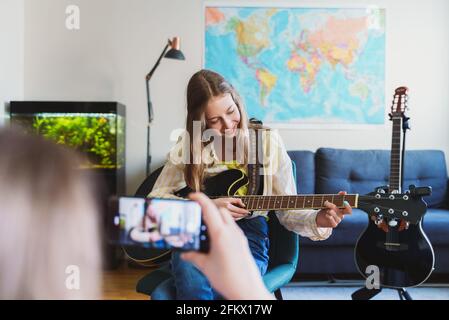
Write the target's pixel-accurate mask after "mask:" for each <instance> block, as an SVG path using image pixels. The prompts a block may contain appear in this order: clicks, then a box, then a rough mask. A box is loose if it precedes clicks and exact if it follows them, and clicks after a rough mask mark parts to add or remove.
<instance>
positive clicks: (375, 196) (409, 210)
mask: <svg viewBox="0 0 449 320" xmlns="http://www.w3.org/2000/svg"><path fill="white" fill-rule="evenodd" d="M358 208H360V209H362V210H363V211H365V212H366V213H368V214H369V215H370V216H375V217H377V218H379V217H381V218H388V219H402V220H405V221H407V222H410V223H412V224H417V223H419V222H420V221H421V218H422V217H423V216H424V214H425V213H426V211H427V205H426V203H425V202H424V200H423V199H422V197H421V196H420V195H417V194H413V193H410V192H407V193H385V192H384V191H382V190H377V191H375V192H371V193H369V194H367V195H364V196H360V197H359V205H358Z"/></svg>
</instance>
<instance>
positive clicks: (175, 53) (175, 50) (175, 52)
mask: <svg viewBox="0 0 449 320" xmlns="http://www.w3.org/2000/svg"><path fill="white" fill-rule="evenodd" d="M169 47H170V50H168V52H167V49H168V48H169ZM162 58H170V59H176V60H185V57H184V54H183V53H182V52H181V50H179V37H174V38H173V39H171V40H170V39H168V42H167V44H166V46H165V48H164V50H163V51H162V53H161V55H160V56H159V59H157V61H156V63H155V65H154V67H153V68H152V69H151V71H150V72H149V73H148V74H147V75H146V77H145V84H146V87H147V103H148V125H147V163H146V175H147V176H148V175H149V174H150V166H151V150H150V126H151V122H152V121H153V104H152V103H151V99H150V79H151V77H152V76H153V73H154V71H156V69H157V67H158V66H159V63H160V62H161V60H162Z"/></svg>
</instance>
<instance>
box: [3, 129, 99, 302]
mask: <svg viewBox="0 0 449 320" xmlns="http://www.w3.org/2000/svg"><path fill="white" fill-rule="evenodd" d="M0 147H1V150H2V151H1V152H0V219H1V223H0V299H97V298H99V297H100V296H99V294H100V288H101V282H100V281H101V278H100V275H101V273H100V272H101V248H100V232H99V224H98V223H99V212H98V211H97V205H96V201H95V199H94V197H95V195H94V192H93V185H92V184H91V182H90V180H88V178H87V177H86V176H85V175H83V174H82V173H81V172H79V170H77V169H76V168H77V167H78V166H79V164H80V160H79V158H78V155H77V154H75V153H74V152H72V151H71V150H70V151H69V150H67V149H65V148H63V147H62V146H57V145H55V144H54V143H53V142H50V141H46V140H44V139H43V138H41V137H37V136H32V135H25V134H23V133H21V132H19V131H17V130H12V129H0ZM74 268H75V269H74ZM76 269H77V270H78V271H79V288H77V287H76V286H75V287H68V286H67V283H66V282H67V281H69V284H70V275H76V274H75V273H76V272H75V270H76Z"/></svg>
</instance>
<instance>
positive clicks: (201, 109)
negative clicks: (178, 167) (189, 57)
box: [184, 69, 248, 191]
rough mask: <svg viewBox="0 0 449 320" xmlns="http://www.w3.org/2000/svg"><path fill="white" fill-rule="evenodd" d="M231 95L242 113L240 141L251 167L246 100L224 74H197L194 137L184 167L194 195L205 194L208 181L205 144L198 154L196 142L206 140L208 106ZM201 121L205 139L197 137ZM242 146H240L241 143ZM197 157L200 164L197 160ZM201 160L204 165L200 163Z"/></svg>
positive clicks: (191, 115) (190, 108) (192, 97)
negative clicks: (217, 98) (195, 127)
mask: <svg viewBox="0 0 449 320" xmlns="http://www.w3.org/2000/svg"><path fill="white" fill-rule="evenodd" d="M227 93H229V94H230V95H231V97H232V99H233V100H234V103H235V104H236V106H237V108H238V110H239V112H240V123H239V124H238V126H237V127H238V129H240V130H239V132H240V135H239V139H242V140H241V141H240V143H241V144H242V145H243V150H244V163H245V164H246V163H247V154H248V139H247V132H248V116H247V114H246V111H245V108H244V106H243V103H242V100H241V98H240V96H239V94H238V93H237V91H236V90H235V89H234V87H233V86H232V85H231V84H230V83H229V82H227V81H226V80H225V78H223V77H222V76H221V75H220V74H218V73H216V72H213V71H210V70H204V69H203V70H200V71H198V72H197V73H195V74H194V75H193V76H192V77H191V78H190V81H189V84H188V85H187V123H186V130H187V133H188V135H189V137H190V139H189V147H190V153H189V155H190V159H189V160H190V161H188V162H187V163H186V165H185V167H184V178H185V181H186V184H187V186H189V187H190V188H191V189H192V190H194V191H201V190H202V185H203V179H204V170H205V164H204V163H203V161H202V160H201V155H202V151H203V148H204V147H205V145H206V144H205V143H204V142H201V144H200V145H201V150H194V144H195V141H196V143H197V144H198V141H197V140H198V139H201V138H202V135H203V132H204V130H206V128H207V126H206V117H205V111H206V107H207V104H208V102H209V101H210V99H212V98H214V97H219V96H222V95H224V94H227ZM194 121H199V122H200V123H201V132H200V133H201V136H200V137H198V136H194V132H193V123H194ZM238 143H239V142H238ZM195 157H196V160H194V159H195ZM198 159H200V161H198Z"/></svg>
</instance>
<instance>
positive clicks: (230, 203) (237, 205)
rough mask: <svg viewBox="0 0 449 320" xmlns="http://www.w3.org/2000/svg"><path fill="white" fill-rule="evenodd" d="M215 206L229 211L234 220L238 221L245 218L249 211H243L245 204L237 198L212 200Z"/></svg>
mask: <svg viewBox="0 0 449 320" xmlns="http://www.w3.org/2000/svg"><path fill="white" fill-rule="evenodd" d="M213 201H214V203H215V205H216V206H217V207H219V208H224V209H227V210H228V211H229V213H230V214H231V216H232V217H233V218H234V220H236V221H237V220H240V219H242V218H245V217H246V216H247V215H248V214H249V211H248V210H246V209H243V208H244V207H245V204H244V203H243V201H242V199H239V198H218V199H214V200H213Z"/></svg>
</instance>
